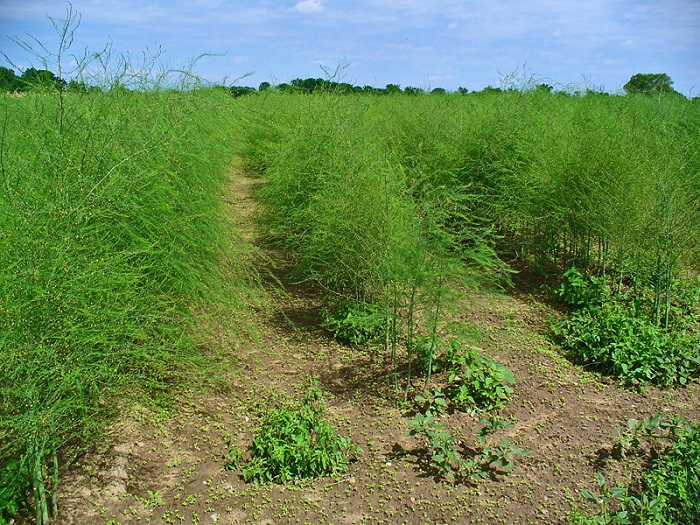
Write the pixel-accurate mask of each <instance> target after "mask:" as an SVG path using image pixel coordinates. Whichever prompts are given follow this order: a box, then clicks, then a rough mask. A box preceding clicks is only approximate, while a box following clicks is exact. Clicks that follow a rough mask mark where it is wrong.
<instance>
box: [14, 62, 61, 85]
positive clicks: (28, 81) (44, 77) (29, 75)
mask: <svg viewBox="0 0 700 525" xmlns="http://www.w3.org/2000/svg"><path fill="white" fill-rule="evenodd" d="M21 78H22V84H23V87H24V88H25V89H27V90H31V89H47V88H48V89H59V90H60V89H64V88H65V87H66V81H65V80H63V79H62V78H59V77H57V76H56V75H54V74H53V73H52V72H51V71H48V70H46V69H35V68H33V67H30V68H27V69H25V70H24V72H23V73H22V77H21Z"/></svg>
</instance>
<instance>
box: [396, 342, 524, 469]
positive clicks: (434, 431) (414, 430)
mask: <svg viewBox="0 0 700 525" xmlns="http://www.w3.org/2000/svg"><path fill="white" fill-rule="evenodd" d="M441 361H442V363H443V365H444V366H445V368H446V372H448V377H449V383H448V386H447V388H446V389H444V390H443V389H442V388H436V389H434V390H432V391H429V390H426V391H425V392H424V393H423V395H419V396H416V398H415V401H416V403H418V404H419V405H420V406H421V410H420V411H419V412H418V413H416V415H415V416H414V417H413V418H411V419H410V420H409V425H410V427H411V428H410V430H409V432H408V435H409V436H422V437H423V438H424V439H425V442H426V444H427V447H428V450H429V454H430V460H429V465H430V467H431V468H432V469H433V470H434V471H435V472H436V473H437V474H438V476H440V477H442V478H444V479H446V480H447V481H460V482H463V481H468V480H471V481H476V480H480V479H484V478H486V477H488V476H489V475H490V474H491V473H492V472H493V471H494V470H497V469H500V470H503V471H506V472H510V471H511V470H512V469H513V461H514V459H515V458H516V457H517V456H527V455H528V454H529V451H528V450H526V449H523V448H520V447H517V446H516V445H514V444H512V443H510V442H509V441H508V440H507V439H505V438H501V439H500V441H499V442H498V443H497V444H494V443H493V439H492V436H493V435H494V434H496V433H497V432H498V431H500V430H504V429H507V428H510V427H511V426H512V423H510V422H508V421H503V420H501V419H500V418H499V417H497V416H495V415H492V414H491V415H487V416H485V417H483V418H482V419H481V425H482V426H481V428H480V429H479V431H478V432H477V434H476V443H477V448H476V449H474V450H471V449H467V448H465V447H461V449H460V448H459V447H458V445H459V443H458V440H457V438H455V437H454V435H452V433H451V432H450V431H449V430H448V429H447V424H446V418H447V415H448V412H450V411H451V410H460V411H465V412H469V413H471V414H476V413H485V412H491V411H494V410H498V409H500V408H503V407H504V406H505V404H506V402H507V401H508V400H509V399H510V395H511V394H512V392H513V389H512V387H511V386H510V385H512V384H514V383H515V377H514V376H513V373H512V372H511V371H510V370H508V369H507V368H505V367H504V366H503V365H501V364H500V363H498V362H497V361H494V360H493V359H491V358H489V357H487V356H483V355H480V354H479V353H478V351H477V350H476V349H472V348H468V349H466V350H465V349H464V348H463V347H462V345H461V344H459V343H458V342H456V341H454V342H452V343H451V345H450V347H449V349H448V351H447V355H446V356H444V358H443V359H441Z"/></svg>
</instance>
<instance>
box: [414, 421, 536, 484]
mask: <svg viewBox="0 0 700 525" xmlns="http://www.w3.org/2000/svg"><path fill="white" fill-rule="evenodd" d="M482 424H483V427H482V428H481V430H480V431H479V432H478V434H477V442H478V443H479V445H480V446H481V448H480V449H478V450H476V451H475V452H472V453H471V455H469V454H466V453H464V452H460V451H459V450H458V449H457V447H456V446H455V443H456V441H457V440H456V439H455V437H454V436H453V435H452V434H451V433H450V432H449V431H447V430H445V427H446V425H445V423H444V421H439V420H438V419H437V418H436V417H435V416H434V415H433V414H432V413H431V412H430V410H428V411H426V413H425V414H423V413H420V412H419V413H418V414H416V415H415V417H413V418H412V419H410V420H409V425H410V426H411V430H409V431H408V435H409V436H416V435H423V436H424V437H425V438H426V441H427V445H428V449H429V453H430V455H431V456H430V466H431V467H432V468H433V469H435V471H436V472H437V473H438V475H440V476H442V477H444V478H445V480H447V481H450V482H454V481H466V480H473V481H476V480H479V479H485V478H487V477H488V476H489V474H490V473H492V472H493V470H494V468H498V467H500V468H502V469H503V470H505V471H506V472H510V471H511V470H512V469H513V460H514V459H515V457H516V456H527V455H529V451H528V450H526V449H522V448H519V447H517V446H515V445H513V444H511V443H510V442H509V441H508V440H507V439H505V438H501V441H500V444H499V445H497V446H487V445H486V442H487V439H488V438H489V437H490V436H491V435H493V434H494V433H495V432H497V431H498V430H501V429H503V428H508V427H509V426H511V425H512V424H511V423H509V422H506V421H501V420H500V419H499V418H497V417H495V416H492V417H490V418H486V419H483V420H482Z"/></svg>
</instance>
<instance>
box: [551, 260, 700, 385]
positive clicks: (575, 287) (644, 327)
mask: <svg viewBox="0 0 700 525" xmlns="http://www.w3.org/2000/svg"><path fill="white" fill-rule="evenodd" d="M557 294H558V295H559V296H560V297H561V298H562V299H564V300H565V301H567V302H568V303H569V304H571V305H573V306H577V307H578V309H576V310H574V312H573V313H572V315H571V317H570V318H569V319H567V320H564V321H562V322H560V323H557V324H555V325H554V326H553V329H554V333H555V334H556V335H558V336H559V337H560V338H561V340H562V344H563V346H564V347H565V348H566V349H567V350H568V351H569V352H570V353H571V355H572V357H573V359H574V360H576V361H579V362H581V363H584V364H587V365H592V366H594V367H595V368H596V369H598V370H600V371H601V372H603V373H605V374H608V375H612V376H615V377H619V378H621V379H622V380H624V381H625V382H626V383H628V384H630V385H641V384H645V383H654V384H658V385H662V386H669V385H676V384H678V385H684V384H686V383H687V382H688V381H691V380H693V379H695V378H697V377H698V375H700V352H699V351H698V349H699V348H700V339H698V336H697V335H694V334H692V333H686V332H684V331H678V330H676V331H672V332H668V331H666V330H665V329H664V328H662V327H660V326H658V325H657V324H654V323H653V322H652V321H650V320H649V319H648V318H647V317H646V316H644V315H642V314H641V313H640V312H641V308H642V307H641V304H640V302H639V298H638V297H637V296H635V297H629V296H625V295H618V296H613V295H612V294H611V291H610V287H609V286H607V285H606V284H605V283H604V281H603V279H595V278H594V279H589V280H585V279H583V278H582V277H581V274H580V272H578V270H575V269H572V270H570V271H569V272H567V274H566V275H565V280H564V282H563V283H562V285H561V286H560V287H559V289H558V291H557ZM681 317H683V316H681ZM685 326H687V323H686V325H685Z"/></svg>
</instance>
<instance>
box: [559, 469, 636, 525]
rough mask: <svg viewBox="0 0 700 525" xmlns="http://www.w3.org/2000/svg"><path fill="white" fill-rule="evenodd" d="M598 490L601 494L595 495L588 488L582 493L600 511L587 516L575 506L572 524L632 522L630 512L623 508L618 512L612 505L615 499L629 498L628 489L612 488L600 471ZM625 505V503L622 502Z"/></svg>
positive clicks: (619, 523) (606, 524) (621, 523)
mask: <svg viewBox="0 0 700 525" xmlns="http://www.w3.org/2000/svg"><path fill="white" fill-rule="evenodd" d="M598 492H599V495H597V496H596V495H595V494H593V493H591V492H589V491H588V490H582V491H581V494H582V495H583V497H584V498H585V499H586V500H588V501H589V502H591V503H594V504H595V505H597V506H598V512H597V513H596V514H594V515H593V516H585V515H584V514H581V512H580V511H579V510H578V509H577V508H574V511H573V512H572V514H571V516H570V517H569V519H570V522H571V523H572V524H578V525H598V524H600V525H627V524H629V523H632V522H631V521H630V519H629V512H628V511H627V510H626V509H624V508H622V509H621V510H619V511H618V512H615V511H614V510H613V509H612V508H611V507H612V506H613V504H614V501H615V500H618V501H621V502H624V501H625V500H626V499H627V489H626V488H623V487H615V488H612V489H611V488H610V487H609V486H608V485H607V482H606V481H605V477H603V475H602V474H601V473H600V472H599V473H598ZM621 505H622V506H624V503H621Z"/></svg>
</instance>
